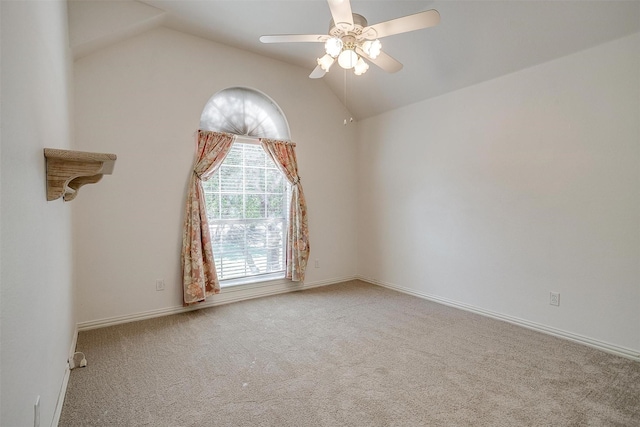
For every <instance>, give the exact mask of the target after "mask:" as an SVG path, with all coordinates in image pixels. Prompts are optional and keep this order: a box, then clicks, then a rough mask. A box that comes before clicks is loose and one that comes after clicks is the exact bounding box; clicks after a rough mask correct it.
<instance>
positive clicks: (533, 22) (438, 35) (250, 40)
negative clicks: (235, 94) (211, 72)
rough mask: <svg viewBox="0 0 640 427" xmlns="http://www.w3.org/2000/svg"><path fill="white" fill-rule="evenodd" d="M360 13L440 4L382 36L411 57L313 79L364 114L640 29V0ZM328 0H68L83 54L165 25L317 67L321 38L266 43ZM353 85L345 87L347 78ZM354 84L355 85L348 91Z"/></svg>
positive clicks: (313, 17) (75, 41)
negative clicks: (429, 14)
mask: <svg viewBox="0 0 640 427" xmlns="http://www.w3.org/2000/svg"><path fill="white" fill-rule="evenodd" d="M351 5H352V11H353V12H354V13H359V14H361V15H363V16H364V17H365V18H366V19H367V20H368V22H369V24H375V23H378V22H382V21H387V20H389V19H393V18H397V17H400V16H404V15H409V14H414V13H417V12H421V11H424V10H429V9H437V10H438V11H439V12H440V15H441V22H440V24H439V25H438V26H436V27H433V28H428V29H425V30H419V31H414V32H410V33H405V34H398V35H394V36H389V37H386V38H384V39H382V43H383V49H384V51H385V52H386V53H387V54H389V55H391V56H392V57H394V58H396V59H397V60H398V61H400V62H401V63H403V64H404V68H403V69H402V70H400V71H399V72H397V73H394V74H388V73H386V72H384V71H382V70H380V69H378V68H377V67H375V66H371V68H370V69H369V71H368V72H367V73H366V74H364V75H362V76H354V75H353V73H352V72H346V73H345V72H344V71H343V70H342V69H340V68H339V67H338V66H334V67H333V68H331V70H330V72H329V73H328V74H327V75H325V77H324V78H322V79H320V80H313V81H311V82H310V84H327V85H328V86H329V87H330V88H331V90H332V91H333V92H334V93H335V94H336V96H337V97H338V98H339V99H340V100H341V101H342V102H345V93H346V104H347V107H348V109H349V110H350V111H351V113H352V114H353V116H354V117H355V118H356V119H362V118H366V117H371V116H374V115H377V114H380V113H382V112H385V111H388V110H391V109H395V108H399V107H402V106H405V105H408V104H411V103H414V102H418V101H421V100H424V99H427V98H430V97H435V96H438V95H442V94H444V93H447V92H451V91H454V90H457V89H460V88H463V87H466V86H470V85H473V84H476V83H479V82H482V81H485V80H490V79H493V78H496V77H499V76H502V75H505V74H508V73H511V72H514V71H517V70H521V69H524V68H527V67H531V66H534V65H536V64H540V63H543V62H546V61H550V60H553V59H556V58H559V57H562V56H566V55H569V54H571V53H574V52H577V51H580V50H583V49H587V48H589V47H592V46H595V45H598V44H601V43H605V42H607V41H610V40H614V39H616V38H620V37H624V36H626V35H629V34H632V33H635V32H638V31H640V2H637V1H518V0H512V1H426V0H414V1H398V0H392V1H383V0H374V1H359V0H352V1H351ZM330 19H331V15H330V12H329V7H328V5H327V2H326V0H298V1H291V0H289V1H267V0H257V1H245V0H235V1H230V0H221V1H217V0H207V1H192V0H144V1H142V2H137V1H134V0H129V1H106V2H105V1H95V0H80V1H77V0H76V1H69V20H70V40H71V45H72V48H73V50H74V54H75V55H76V56H77V57H81V56H82V55H86V54H88V53H91V52H93V51H95V50H96V49H99V48H101V47H102V46H105V45H107V44H109V43H112V42H115V41H118V40H121V39H123V38H125V37H129V36H132V35H135V34H138V33H140V32H142V31H146V30H148V29H150V28H154V27H156V26H159V25H164V26H167V27H169V28H173V29H176V30H179V31H183V32H187V33H191V34H194V35H197V36H200V37H204V38H207V39H210V40H213V41H216V42H219V43H223V44H226V45H229V46H234V47H237V48H240V49H244V50H247V51H250V52H254V53H257V54H260V55H263V56H266V57H270V58H274V59H277V60H280V61H284V62H287V63H290V64H293V65H297V66H299V67H301V68H300V72H301V73H305V74H309V73H310V72H311V71H312V70H313V69H314V67H315V66H316V58H318V57H320V56H322V55H323V54H324V52H323V45H322V44H321V43H287V44H262V43H260V41H259V37H260V36H261V35H264V34H326V33H327V31H328V29H329V21H330ZM345 83H346V85H345ZM345 86H346V91H345Z"/></svg>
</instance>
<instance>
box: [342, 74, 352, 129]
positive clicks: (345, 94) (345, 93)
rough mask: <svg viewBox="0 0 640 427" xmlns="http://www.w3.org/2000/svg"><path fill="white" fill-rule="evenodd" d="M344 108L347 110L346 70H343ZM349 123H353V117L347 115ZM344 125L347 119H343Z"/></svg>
mask: <svg viewBox="0 0 640 427" xmlns="http://www.w3.org/2000/svg"><path fill="white" fill-rule="evenodd" d="M344 108H346V110H347V111H349V107H348V106H347V70H346V69H345V70H344ZM349 123H353V117H349ZM344 125H345V126H346V125H347V119H344Z"/></svg>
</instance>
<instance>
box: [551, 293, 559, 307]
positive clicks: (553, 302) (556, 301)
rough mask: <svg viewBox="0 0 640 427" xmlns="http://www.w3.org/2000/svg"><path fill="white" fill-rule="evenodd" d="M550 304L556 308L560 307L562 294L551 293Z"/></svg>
mask: <svg viewBox="0 0 640 427" xmlns="http://www.w3.org/2000/svg"><path fill="white" fill-rule="evenodd" d="M549 304H551V305H556V306H559V305H560V292H550V293H549Z"/></svg>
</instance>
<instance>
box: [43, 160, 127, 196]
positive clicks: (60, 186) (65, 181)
mask: <svg viewBox="0 0 640 427" xmlns="http://www.w3.org/2000/svg"><path fill="white" fill-rule="evenodd" d="M44 157H46V159H47V200H56V199H59V198H60V197H62V198H63V199H64V201H65V202H69V201H71V200H73V199H75V198H76V196H77V195H78V190H79V189H80V187H82V186H83V185H86V184H95V183H96V182H98V181H100V180H101V179H102V175H111V173H112V172H113V167H114V166H115V163H116V158H117V157H116V155H115V154H107V153H89V152H86V151H71V150H58V149H55V148H45V149H44Z"/></svg>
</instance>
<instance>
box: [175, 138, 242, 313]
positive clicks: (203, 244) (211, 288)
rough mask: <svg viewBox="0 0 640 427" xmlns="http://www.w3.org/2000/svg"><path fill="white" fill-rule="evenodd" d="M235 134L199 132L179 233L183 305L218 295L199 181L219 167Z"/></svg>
mask: <svg viewBox="0 0 640 427" xmlns="http://www.w3.org/2000/svg"><path fill="white" fill-rule="evenodd" d="M233 141H234V135H230V134H226V133H220V132H211V131H205V130H199V131H198V151H197V153H196V161H195V164H194V166H193V173H192V174H191V181H190V182H189V193H188V194H187V206H186V211H185V218H184V230H183V232H182V285H183V290H184V305H188V304H193V303H196V302H199V301H204V300H205V298H206V297H208V296H210V295H213V294H217V293H219V292H220V283H219V282H218V276H217V275H216V267H215V264H214V262H213V250H212V248H211V235H210V234H209V222H208V221H207V209H206V204H205V200H204V190H203V189H202V181H206V180H207V179H209V178H210V177H211V175H213V173H214V172H215V171H216V169H218V167H220V164H222V161H223V160H224V158H225V157H226V156H227V154H228V153H229V150H230V149H231V146H232V145H233Z"/></svg>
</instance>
